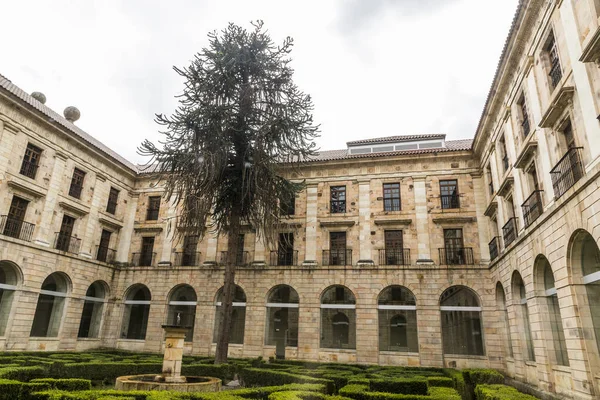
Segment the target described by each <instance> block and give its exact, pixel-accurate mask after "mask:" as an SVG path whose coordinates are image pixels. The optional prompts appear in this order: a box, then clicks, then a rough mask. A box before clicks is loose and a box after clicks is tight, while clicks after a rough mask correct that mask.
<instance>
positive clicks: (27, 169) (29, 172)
mask: <svg viewBox="0 0 600 400" xmlns="http://www.w3.org/2000/svg"><path fill="white" fill-rule="evenodd" d="M38 168H39V165H37V164H36V163H33V162H31V161H26V160H23V163H22V164H21V170H20V171H19V173H20V174H21V175H25V176H26V177H28V178H31V179H35V175H36V174H37V170H38Z"/></svg>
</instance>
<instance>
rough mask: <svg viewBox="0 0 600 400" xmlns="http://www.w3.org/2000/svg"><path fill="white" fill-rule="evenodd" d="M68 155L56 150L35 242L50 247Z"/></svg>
mask: <svg viewBox="0 0 600 400" xmlns="http://www.w3.org/2000/svg"><path fill="white" fill-rule="evenodd" d="M66 161H67V156H65V155H64V154H62V153H59V152H56V153H55V154H54V167H53V168H52V176H51V177H50V185H49V187H48V194H47V195H46V202H45V203H44V210H43V211H42V217H41V218H40V225H39V229H38V233H37V236H36V238H35V243H36V244H39V245H42V246H46V247H50V245H51V242H52V239H53V238H52V236H51V235H52V234H53V233H52V232H51V229H52V218H53V216H54V211H55V210H56V205H57V203H58V194H59V193H60V190H61V187H62V181H63V176H64V171H65V166H66Z"/></svg>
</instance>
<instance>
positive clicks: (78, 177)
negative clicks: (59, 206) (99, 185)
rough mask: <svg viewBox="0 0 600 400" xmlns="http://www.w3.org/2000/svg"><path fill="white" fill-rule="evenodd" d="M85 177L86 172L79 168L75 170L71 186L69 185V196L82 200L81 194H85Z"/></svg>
mask: <svg viewBox="0 0 600 400" xmlns="http://www.w3.org/2000/svg"><path fill="white" fill-rule="evenodd" d="M85 175H86V172H85V171H83V170H81V169H79V168H77V167H75V168H74V169H73V175H71V184H70V185H69V196H71V197H73V198H75V199H78V200H81V192H83V185H84V182H85Z"/></svg>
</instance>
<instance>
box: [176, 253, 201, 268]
mask: <svg viewBox="0 0 600 400" xmlns="http://www.w3.org/2000/svg"><path fill="white" fill-rule="evenodd" d="M173 254H174V259H173V266H175V267H197V266H198V265H200V256H201V255H202V253H200V252H199V251H198V252H195V251H176V252H174V253H173Z"/></svg>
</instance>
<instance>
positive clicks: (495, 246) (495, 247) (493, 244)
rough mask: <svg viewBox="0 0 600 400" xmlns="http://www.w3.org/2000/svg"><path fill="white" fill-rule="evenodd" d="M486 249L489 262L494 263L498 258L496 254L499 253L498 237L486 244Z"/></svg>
mask: <svg viewBox="0 0 600 400" xmlns="http://www.w3.org/2000/svg"><path fill="white" fill-rule="evenodd" d="M488 247H489V249H490V261H494V260H495V259H496V258H498V254H499V253H500V236H496V237H495V238H493V239H492V241H491V242H490V243H488Z"/></svg>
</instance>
